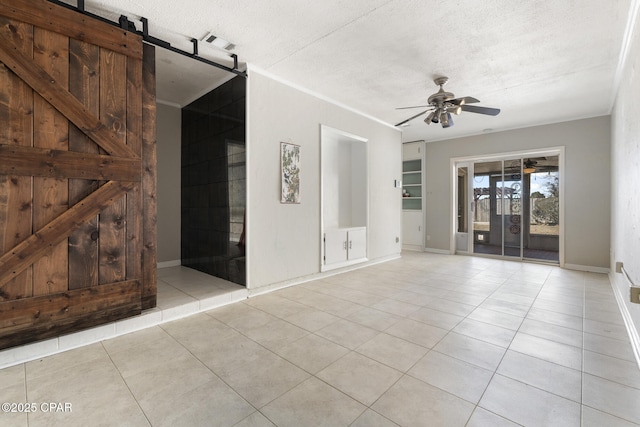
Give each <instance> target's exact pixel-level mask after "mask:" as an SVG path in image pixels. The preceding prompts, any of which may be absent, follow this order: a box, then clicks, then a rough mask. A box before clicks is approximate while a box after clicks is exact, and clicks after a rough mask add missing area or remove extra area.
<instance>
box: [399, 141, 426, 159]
mask: <svg viewBox="0 0 640 427" xmlns="http://www.w3.org/2000/svg"><path fill="white" fill-rule="evenodd" d="M421 158H422V142H420V141H419V142H408V143H406V144H402V160H413V159H421Z"/></svg>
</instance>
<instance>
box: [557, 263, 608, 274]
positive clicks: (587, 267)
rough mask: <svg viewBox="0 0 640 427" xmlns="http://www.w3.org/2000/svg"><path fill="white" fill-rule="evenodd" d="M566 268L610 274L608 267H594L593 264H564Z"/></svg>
mask: <svg viewBox="0 0 640 427" xmlns="http://www.w3.org/2000/svg"><path fill="white" fill-rule="evenodd" d="M564 268H566V269H567V270H577V271H587V272H589V273H602V274H609V269H608V268H607V267H594V266H591V265H579V264H567V263H565V264H564Z"/></svg>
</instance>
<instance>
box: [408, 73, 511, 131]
mask: <svg viewBox="0 0 640 427" xmlns="http://www.w3.org/2000/svg"><path fill="white" fill-rule="evenodd" d="M448 81H449V78H448V77H437V78H436V79H434V80H433V82H434V83H435V84H436V85H437V86H440V90H438V92H436V93H434V94H433V95H431V96H430V97H429V99H427V102H428V105H417V106H414V107H400V108H396V110H406V109H410V108H424V107H428V108H427V109H426V110H424V111H422V112H420V113H418V114H416V115H415V116H411V117H409V118H408V119H406V120H403V121H401V122H400V123H398V124H396V126H402V125H404V124H406V123H408V122H410V121H411V120H413V119H415V118H416V117H420V116H421V115H423V114H425V113H427V112H429V115H427V118H426V119H424V122H425V123H426V124H427V125H430V124H431V123H440V124H441V125H442V127H443V128H449V127H451V126H453V119H452V118H451V114H455V115H458V114H460V113H461V112H463V111H468V112H470V113H478V114H486V115H489V116H497V115H498V114H500V109H499V108H489V107H480V106H477V105H468V104H475V103H476V102H480V101H479V100H477V99H476V98H473V97H471V96H465V97H462V98H456V97H455V95H454V94H453V93H451V92H445V90H444V89H443V86H444V85H446V84H447V82H448Z"/></svg>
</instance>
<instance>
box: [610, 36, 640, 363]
mask: <svg viewBox="0 0 640 427" xmlns="http://www.w3.org/2000/svg"><path fill="white" fill-rule="evenodd" d="M638 70H640V31H639V29H638V24H636V29H635V36H634V37H633V39H632V41H631V45H630V48H629V52H628V55H627V63H626V64H625V67H624V69H623V74H622V79H621V82H620V87H619V89H618V96H617V98H616V102H615V105H614V110H613V114H612V122H611V128H612V129H611V130H612V137H611V153H612V154H611V157H612V158H611V170H612V181H611V189H610V190H611V219H612V221H611V271H612V272H613V271H615V262H616V261H621V262H623V263H624V268H625V269H626V270H627V271H628V272H629V275H630V276H631V279H632V280H633V281H634V282H635V284H636V285H637V286H640V120H638V117H640V75H639V73H638ZM610 277H611V278H612V282H613V284H614V286H615V287H616V289H617V292H618V296H619V297H620V301H619V302H620V303H621V304H622V306H621V308H622V311H623V315H624V316H625V320H626V321H627V322H628V326H630V328H631V329H632V334H631V335H632V341H633V342H634V345H635V348H636V352H637V353H636V357H640V339H639V338H638V332H639V331H640V304H632V303H631V302H630V301H629V283H628V282H627V281H626V280H625V278H624V277H623V275H622V274H616V273H611V274H610ZM638 363H640V358H639V359H638Z"/></svg>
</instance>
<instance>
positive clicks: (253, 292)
mask: <svg viewBox="0 0 640 427" xmlns="http://www.w3.org/2000/svg"><path fill="white" fill-rule="evenodd" d="M399 258H401V255H400V254H393V255H389V256H385V257H381V258H376V259H374V260H371V261H367V262H362V263H359V264H353V265H349V266H347V267H342V268H336V269H334V270H327V271H322V272H319V273H313V274H309V275H307V276H301V277H296V278H295V279H290V280H285V281H283V282H276V283H271V284H269V285H264V286H260V287H259V288H255V289H251V288H249V289H247V290H248V292H249V298H251V297H255V296H258V295H263V294H267V293H269V292H273V291H277V290H279V289H284V288H288V287H290V286H295V285H299V284H301V283H306V282H311V281H313V280H318V279H323V278H325V277H331V276H335V275H336V274H341V273H346V272H347V271H353V270H359V269H361V268H365V267H370V266H372V265H376V264H382V263H383V262H388V261H393V260H394V259H399Z"/></svg>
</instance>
